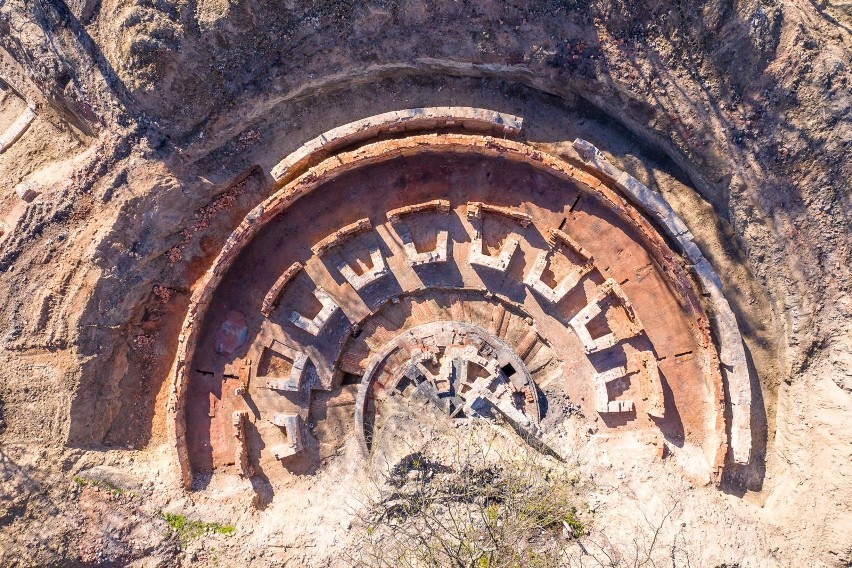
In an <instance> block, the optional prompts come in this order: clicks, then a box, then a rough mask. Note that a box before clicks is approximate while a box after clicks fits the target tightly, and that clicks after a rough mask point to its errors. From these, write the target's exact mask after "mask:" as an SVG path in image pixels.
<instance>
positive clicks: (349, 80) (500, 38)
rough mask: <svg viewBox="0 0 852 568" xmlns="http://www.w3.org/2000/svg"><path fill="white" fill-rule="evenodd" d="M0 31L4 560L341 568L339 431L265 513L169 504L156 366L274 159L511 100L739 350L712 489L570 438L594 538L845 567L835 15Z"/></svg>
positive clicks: (324, 9) (590, 14)
mask: <svg viewBox="0 0 852 568" xmlns="http://www.w3.org/2000/svg"><path fill="white" fill-rule="evenodd" d="M0 48H2V49H0V78H2V81H3V85H2V86H3V87H4V89H3V90H0V107H2V108H0V129H6V128H7V127H8V126H9V125H10V124H12V122H13V121H14V119H15V116H18V115H19V113H20V112H23V109H24V108H25V107H26V106H27V104H28V105H30V107H31V108H33V109H34V111H35V119H34V120H33V122H32V123H31V124H30V125H29V127H28V128H27V129H26V130H25V131H24V132H23V134H22V135H21V136H20V138H18V139H17V140H16V141H14V143H12V144H11V145H10V146H9V147H8V148H7V149H5V151H3V152H2V153H0V233H2V234H0V338H2V340H0V369H2V371H0V378H2V380H0V475H2V483H0V564H3V565H8V566H30V565H57V566H59V565H62V566H67V565H135V566H156V565H163V566H171V565H196V564H197V565H208V566H217V565H218V566H229V565H238V564H242V563H245V562H251V563H252V565H261V566H263V565H270V566H280V565H286V566H302V565H315V566H325V565H336V564H337V565H347V562H348V561H345V560H343V559H344V558H350V556H347V554H349V553H350V552H351V549H350V548H348V547H349V546H350V543H349V540H348V539H349V538H350V537H351V534H353V531H354V529H353V525H352V516H351V511H352V510H353V507H356V506H357V503H353V499H354V498H355V497H357V495H355V494H356V493H357V492H354V491H352V487H356V486H359V484H360V483H362V482H363V475H364V472H363V471H362V469H363V468H361V467H360V466H358V460H357V459H356V457H355V454H356V448H355V442H354V440H352V439H351V438H350V439H349V440H348V441H347V442H346V443H345V444H343V445H342V446H341V447H340V448H339V449H338V450H337V453H336V454H335V457H334V458H333V459H330V460H328V462H327V463H325V464H323V466H322V472H321V474H319V475H310V474H306V475H303V476H297V479H295V480H294V481H293V485H292V492H289V493H287V492H285V493H281V492H279V493H278V494H276V497H275V498H274V499H273V500H272V501H271V502H269V503H268V504H265V505H264V506H263V507H261V508H257V507H256V506H255V505H256V504H253V503H252V499H253V495H254V493H252V492H250V491H249V492H246V491H244V488H240V487H233V488H221V490H220V491H218V492H215V493H214V494H210V493H204V494H197V493H194V492H187V491H185V490H184V489H183V488H182V487H181V484H180V480H179V476H178V475H177V473H176V471H175V466H174V458H173V447H172V445H171V444H170V443H169V440H168V435H167V426H166V416H165V413H166V401H167V398H168V392H167V391H168V384H169V369H170V368H171V366H172V363H173V358H174V355H175V348H176V344H177V339H178V334H179V331H180V326H181V324H182V322H183V318H184V315H185V313H186V307H187V304H188V302H189V295H190V293H191V291H192V289H193V286H194V284H195V283H196V282H197V281H198V279H199V277H200V276H201V275H202V274H203V272H204V271H205V270H206V268H207V267H208V266H209V265H210V264H211V263H212V261H213V259H214V258H215V256H216V254H217V253H218V251H219V249H220V247H221V246H222V244H223V242H224V240H225V239H226V238H227V236H228V234H230V232H231V231H232V230H233V228H234V227H235V226H236V225H237V224H238V223H239V221H240V220H241V219H242V218H243V216H244V215H245V214H246V213H247V212H248V211H249V210H251V209H252V208H253V207H254V206H255V205H257V204H258V203H260V202H261V201H263V199H265V198H266V197H267V196H268V195H269V194H270V192H271V191H272V190H273V185H274V184H273V182H272V179H271V178H270V177H269V173H268V172H269V171H270V170H271V169H272V167H273V166H274V165H275V164H276V163H277V162H278V161H279V160H281V159H282V158H283V157H284V156H286V155H287V154H288V153H289V152H291V151H293V150H294V149H295V148H297V147H298V146H299V145H301V144H302V143H304V142H305V141H307V140H309V139H311V138H313V137H315V136H317V135H319V134H320V133H322V132H324V131H326V130H328V129H330V128H333V127H335V126H338V125H340V124H344V123H347V122H350V121H353V120H357V119H360V118H363V117H366V116H370V115H375V114H378V113H381V112H387V111H390V110H398V109H404V108H413V107H427V106H440V105H457V106H471V107H483V108H491V109H495V110H500V111H504V112H509V113H513V114H517V115H520V116H523V117H524V118H525V130H524V137H525V140H526V141H527V142H528V143H531V144H534V145H539V146H540V147H541V148H542V149H544V150H547V151H550V152H554V153H558V152H559V151H560V150H559V149H560V147H561V145H567V144H570V141H572V140H573V139H574V138H575V137H578V136H581V137H583V138H585V139H587V140H590V141H591V142H593V143H594V144H595V145H596V146H597V147H598V148H600V149H601V150H603V151H604V152H605V153H606V154H607V156H608V157H609V158H610V159H611V161H612V162H613V163H615V164H617V165H618V166H619V167H621V168H623V169H624V170H626V171H628V172H630V173H632V174H633V175H634V176H635V177H637V178H638V179H640V180H641V181H643V182H644V183H646V184H648V185H649V186H651V187H653V188H655V189H657V190H659V191H660V192H661V193H662V194H663V195H664V196H665V197H666V199H667V200H668V201H669V203H670V204H672V206H673V207H674V208H675V210H676V211H677V212H678V214H679V215H680V216H681V217H682V218H683V219H684V220H685V221H686V223H687V225H688V226H689V227H690V229H691V231H692V232H693V234H694V235H695V236H696V242H697V243H698V244H699V245H700V246H701V248H702V249H703V251H704V253H705V255H706V256H707V258H708V259H709V260H710V261H711V263H712V264H713V265H714V266H715V267H716V269H717V271H718V272H719V274H720V275H721V277H722V280H723V284H724V291H725V294H726V296H727V298H728V300H729V301H730V302H731V305H732V307H733V309H734V312H735V313H736V315H737V319H738V322H739V325H740V329H741V331H742V333H743V338H744V341H745V344H746V346H747V349H748V353H749V356H750V361H751V367H752V371H753V373H752V375H753V383H754V392H756V393H757V396H756V398H755V404H754V406H753V409H752V420H753V424H754V451H753V460H752V464H751V466H749V467H743V468H733V467H732V468H729V469H726V475H725V479H724V480H723V482H722V484H721V487H720V488H717V487H714V486H702V485H698V486H696V485H694V484H692V483H690V482H689V481H687V480H686V479H684V477H683V476H682V475H681V473H680V472H679V471H678V470H677V469H676V468H674V467H672V466H671V464H668V463H666V462H659V461H657V462H653V463H646V464H642V463H639V464H635V465H633V466H631V467H629V468H624V467H620V466H617V465H613V464H612V462H611V460H610V459H609V457H608V456H607V455H583V456H577V459H576V467H577V475H579V476H580V477H582V479H584V485H583V490H582V495H578V499H581V500H582V501H583V502H584V503H585V506H586V511H587V512H588V515H590V516H589V519H590V525H589V526H590V535H589V538H590V539H593V540H594V542H596V543H603V542H605V541H611V542H612V547H611V550H621V551H622V553H623V557H624V559H625V560H624V561H625V562H627V561H629V558H630V556H629V554H628V553H629V550H628V549H627V548H625V547H627V546H629V545H630V543H631V542H633V543H635V542H643V543H645V542H646V541H645V540H644V539H647V538H648V534H649V532H648V530H649V527H650V529H651V533H650V534H652V535H653V533H654V530H653V528H654V527H657V526H661V525H663V524H664V525H665V530H664V531H663V532H662V535H661V536H660V541H661V542H664V544H661V545H659V546H660V550H663V551H665V550H670V551H672V552H671V554H669V555H667V556H666V557H665V558H660V559H657V558H655V562H656V565H658V566H659V565H662V564H665V563H668V564H675V565H686V564H687V561H686V560H685V559H686V558H688V559H689V565H693V566H695V565H698V566H737V565H738V566H805V565H808V566H823V565H825V566H852V536H850V535H852V355H850V353H852V293H850V286H852V270H850V266H852V236H850V230H852V197H851V196H852V186H850V180H852V158H850V155H852V112H850V109H852V94H850V88H852V7H850V5H849V4H848V3H843V2H840V1H839V0H838V1H827V0H754V1H742V2H737V1H724V0H723V1H712V0H711V1H708V2H695V1H693V0H678V1H677V2H662V1H656V0H652V1H651V2H642V3H631V2H622V1H620V0H611V1H607V0H604V1H582V0H578V1H556V0H553V1H541V2H532V1H530V2H528V1H525V0H517V1H515V2H490V1H469V2H459V1H449V0H438V1H434V2H433V1H428V2H427V1H422V0H410V1H406V0H380V1H374V2H365V3H356V2H349V1H338V2H334V1H314V2H303V1H301V0H287V1H285V2H266V1H264V0H245V1H240V2H230V1H227V0H198V1H196V2H186V1H182V0H180V1H174V0H161V1H157V2H149V1H147V0H101V1H100V2H99V1H97V0H74V1H71V2H60V1H56V2H39V3H31V2H24V1H19V0H6V1H5V2H3V3H0ZM22 101H23V102H22ZM27 189H29V190H31V192H34V195H32V194H31V195H29V196H27V197H28V200H23V199H21V197H20V194H26V190H27ZM566 435H568V434H566ZM75 478H76V481H75ZM95 482H96V483H95ZM116 488H120V489H116ZM306 492H308V494H309V497H308V498H307V500H304V498H303V496H304V495H305V493H306ZM353 495H355V497H353ZM355 501H357V499H355ZM294 503H298V504H299V505H298V506H299V507H300V511H301V512H300V513H299V514H298V515H294V514H292V510H293V507H294ZM164 512H165V513H174V514H182V515H185V516H186V517H187V518H188V519H194V520H203V521H205V522H216V523H220V524H221V525H233V526H234V527H235V532H234V534H222V533H221V532H217V531H216V530H214V529H212V528H209V527H208V529H207V530H206V531H201V532H202V533H203V534H201V535H200V536H198V537H196V538H187V537H185V536H184V537H182V536H181V535H180V534H178V533H176V532H175V531H174V530H172V529H171V528H170V527H169V525H168V524H167V523H166V521H165V520H164V518H163V513H164ZM643 546H645V545H644V544H643ZM666 547H668V548H666ZM347 551H350V552H347ZM684 551H687V552H686V553H684ZM577 554H578V557H581V556H582V551H578V552H577ZM684 554H686V556H684ZM619 561H621V560H619ZM649 561H650V560H649ZM349 564H351V562H349ZM586 565H595V564H594V563H593V562H591V560H589V563H588V564H586Z"/></svg>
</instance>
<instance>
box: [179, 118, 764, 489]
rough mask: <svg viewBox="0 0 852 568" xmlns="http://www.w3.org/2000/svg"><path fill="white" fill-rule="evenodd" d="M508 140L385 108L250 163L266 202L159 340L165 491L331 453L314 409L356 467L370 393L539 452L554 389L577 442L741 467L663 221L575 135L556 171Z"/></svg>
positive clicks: (372, 410)
mask: <svg viewBox="0 0 852 568" xmlns="http://www.w3.org/2000/svg"><path fill="white" fill-rule="evenodd" d="M521 129H522V118H521V117H517V116H508V115H505V114H502V113H499V112H494V111H489V110H486V109H474V108H450V107H439V108H421V109H410V110H405V111H397V112H390V113H386V114H383V115H379V116H375V117H371V118H367V119H363V120H361V121H358V122H354V123H351V124H348V125H345V126H341V127H338V128H335V129H334V130H331V131H329V132H327V133H325V134H322V135H320V136H319V137H318V138H316V139H314V140H311V141H310V142H308V143H306V144H305V145H304V146H303V147H301V148H300V149H298V150H296V152H294V153H293V154H291V155H290V156H287V157H286V158H284V160H282V162H281V163H279V164H278V165H277V166H276V167H275V168H274V169H273V170H272V175H273V177H274V178H275V179H276V183H277V186H278V189H277V190H276V191H275V192H274V194H273V195H271V196H270V197H269V198H268V199H267V200H266V201H264V202H263V203H262V204H260V205H258V206H257V207H256V208H255V209H254V210H252V211H251V212H250V213H249V214H248V215H247V216H246V218H245V220H244V221H243V222H242V223H241V224H240V226H239V227H238V228H237V229H236V231H235V232H234V233H233V234H232V235H231V236H230V237H228V240H227V241H226V243H225V246H224V247H223V252H222V253H221V254H220V255H219V257H218V258H217V259H216V260H215V261H214V263H213V265H212V266H211V268H210V269H208V271H207V273H206V275H205V276H204V277H203V279H202V283H201V284H200V285H199V286H198V287H197V288H196V290H195V292H194V294H193V297H192V299H191V301H190V305H189V315H188V317H187V319H186V321H185V323H184V326H183V330H182V332H181V344H180V347H179V350H178V355H177V364H176V369H175V372H174V373H175V374H174V387H173V394H172V400H171V401H170V406H171V408H172V412H173V414H174V418H173V420H174V426H173V428H174V436H175V444H176V446H177V449H178V454H179V456H180V464H181V470H182V473H183V476H184V479H185V482H186V484H187V486H188V487H192V486H197V485H198V484H199V480H203V484H204V485H206V484H208V483H211V480H210V475H211V474H213V476H214V478H218V477H222V478H226V479H223V480H219V481H218V483H220V484H223V483H234V479H235V478H236V479H239V478H251V477H252V476H253V475H257V474H258V472H263V475H264V476H265V477H267V478H268V479H270V480H275V479H276V478H280V477H284V476H286V471H287V469H288V464H290V463H291V462H292V461H297V460H311V459H316V456H315V455H312V454H316V453H317V452H318V451H319V448H320V447H322V446H332V447H333V446H337V445H339V441H338V442H337V443H336V441H335V438H340V437H342V436H345V432H340V431H329V430H328V429H325V428H323V425H322V423H321V422H322V417H323V416H325V415H327V414H328V413H329V412H330V411H332V409H334V410H333V412H335V413H345V414H346V415H347V416H348V418H349V421H350V422H351V426H352V428H354V430H355V433H356V435H357V436H358V438H359V440H361V442H362V445H363V448H364V450H365V452H369V448H370V445H371V444H370V442H371V440H372V438H374V437H376V436H379V435H380V433H379V432H380V425H381V422H382V402H383V401H384V400H385V399H387V398H388V397H394V396H398V397H421V398H425V399H428V400H431V401H432V403H433V404H435V405H438V406H439V407H441V408H442V409H443V410H444V411H445V412H446V413H448V414H449V415H450V416H454V417H481V416H487V417H490V418H492V419H493V418H499V419H500V420H501V421H504V422H505V423H506V424H508V425H510V426H511V427H512V428H515V429H517V430H519V431H522V432H523V433H524V434H525V435H527V436H530V437H532V438H535V439H537V440H539V441H540V442H541V443H542V444H544V443H545V442H544V440H546V439H547V434H548V425H554V424H559V423H561V422H562V421H563V420H564V419H565V415H563V411H564V409H563V408H560V405H559V401H560V400H565V399H566V395H567V400H570V401H576V403H577V404H579V406H580V407H581V409H582V414H583V415H589V416H595V417H598V416H599V417H600V418H601V419H602V420H603V424H604V427H603V430H602V431H601V433H600V435H599V436H598V439H597V440H596V441H595V443H600V444H603V445H607V444H612V445H613V446H614V447H617V445H618V444H619V439H620V438H622V437H627V438H632V439H635V440H641V441H642V443H643V444H644V446H645V447H646V448H647V450H645V451H647V452H649V454H648V455H646V456H643V455H642V453H641V452H640V453H638V455H637V456H636V457H635V459H649V458H650V456H652V455H655V454H656V455H657V456H658V457H662V455H663V453H664V452H670V453H672V454H673V455H674V459H675V460H676V461H678V462H679V463H681V464H682V466H683V468H684V470H685V472H686V473H687V474H688V475H692V476H695V477H696V478H697V479H704V480H710V479H712V480H715V481H717V482H718V481H719V480H720V479H721V472H722V469H723V468H724V466H725V463H726V454H727V450H728V448H729V447H730V450H731V452H730V458H729V459H730V461H732V462H739V463H746V464H747V463H748V462H749V458H750V453H751V430H750V414H749V412H750V411H749V408H750V403H751V387H750V380H749V371H748V368H747V365H746V360H745V354H744V351H743V347H742V339H741V337H740V333H739V330H738V328H737V324H736V320H735V318H734V316H733V313H732V312H731V309H730V307H729V305H728V302H727V301H726V300H725V298H724V296H723V294H722V292H721V285H720V281H719V278H718V276H717V275H716V274H715V272H714V271H713V268H712V267H711V266H710V264H709V263H708V262H707V260H706V259H705V258H704V256H703V255H702V253H701V252H700V250H699V249H698V248H697V247H696V246H695V245H694V244H693V242H692V235H691V234H690V232H689V230H688V229H687V227H686V226H685V225H684V224H683V222H682V221H681V220H680V219H679V218H678V216H677V214H676V213H675V212H674V211H673V210H672V209H671V207H670V206H669V205H668V204H667V203H666V201H665V200H664V199H663V198H662V197H661V196H660V195H659V194H658V193H656V192H653V191H651V190H650V189H648V188H647V187H645V186H644V185H642V184H641V183H640V182H639V181H638V180H636V179H635V178H633V177H632V176H630V175H629V174H626V173H624V172H622V171H620V170H618V169H617V168H615V167H613V166H612V165H610V164H609V163H608V162H607V161H606V159H605V158H604V157H603V156H602V155H601V154H600V152H599V151H598V150H597V149H596V148H595V147H594V146H592V145H591V144H589V143H588V142H586V141H584V140H580V139H578V140H576V141H575V142H574V151H575V153H574V154H573V155H566V156H562V157H560V158H556V157H553V156H549V155H547V154H545V153H543V152H540V151H536V150H535V149H533V148H531V147H530V146H527V145H525V144H523V143H522V142H515V141H513V140H512V138H516V137H517V136H518V135H519V133H520V131H521ZM402 164H404V167H402V168H401V165H402ZM401 169H403V170H404V172H405V173H404V175H400V170H401ZM338 203H339V204H343V205H344V206H342V207H339V206H334V205H333V204H338ZM330 204H331V205H332V206H330ZM540 398H542V399H545V400H546V401H547V403H544V402H543V401H540V400H539V399H540ZM726 402H727V405H728V408H729V411H730V418H729V420H727V421H726V420H725V414H724V409H725V404H726ZM543 406H544V407H546V408H547V411H546V412H542V407H543ZM579 422H582V421H579ZM576 427H577V428H578V429H581V428H583V426H582V424H581V423H580V424H577V425H576ZM308 432H311V434H309V433H308ZM559 450H561V449H559ZM559 450H557V451H559ZM193 480H195V483H193ZM212 483H214V485H216V481H215V480H214V481H213V482H212ZM246 485H247V486H249V487H250V486H251V484H248V483H247V484H246Z"/></svg>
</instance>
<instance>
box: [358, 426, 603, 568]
mask: <svg viewBox="0 0 852 568" xmlns="http://www.w3.org/2000/svg"><path fill="white" fill-rule="evenodd" d="M448 445H449V444H448ZM474 446H478V444H476V443H474V444H472V445H471V444H470V442H469V441H467V440H464V441H462V440H460V441H459V445H458V448H459V449H458V450H456V452H457V455H455V456H453V459H448V460H446V462H445V463H441V461H443V460H441V459H440V458H438V457H437V456H435V457H433V456H429V457H427V456H425V455H423V454H422V453H420V452H418V451H413V452H412V453H410V454H408V455H407V456H406V457H404V458H402V459H401V460H399V461H398V462H396V463H395V464H393V465H392V467H389V468H388V471H387V473H385V474H383V475H382V479H381V480H379V481H378V484H377V487H376V488H375V492H374V493H373V494H372V495H371V496H369V497H367V498H366V499H365V501H366V503H365V504H366V505H367V507H366V510H365V511H364V510H362V511H361V512H360V514H359V522H358V523H357V525H358V526H359V528H357V529H356V532H357V533H360V534H357V535H356V537H358V538H357V540H358V544H357V546H356V549H357V550H358V553H357V556H356V557H353V558H350V560H351V561H352V563H353V565H356V566H370V567H388V568H390V567H394V568H399V567H412V568H414V567H420V566H459V567H471V568H498V567H499V568H509V567H513V568H514V567H518V568H520V567H542V568H544V567H548V568H549V567H553V566H562V565H565V561H566V558H565V555H566V553H567V550H568V548H569V544H570V543H572V542H576V541H577V539H579V538H581V537H583V536H584V535H586V533H587V529H586V526H585V525H584V523H583V522H582V520H581V519H580V517H579V513H578V506H582V503H581V502H580V499H579V498H578V489H577V487H576V483H577V479H576V475H575V473H574V472H572V471H571V470H569V469H568V468H567V467H565V466H564V465H563V464H562V463H560V462H559V461H558V460H555V459H552V458H550V457H549V456H546V455H542V454H540V453H538V452H535V451H532V450H530V451H525V452H520V453H519V452H513V451H506V452H505V454H503V455H502V456H501V455H499V454H501V453H502V451H500V450H498V449H497V448H496V447H491V446H490V444H488V443H487V442H486V445H485V446H484V447H474ZM412 449H413V448H412ZM444 457H448V456H444ZM436 458H437V459H436ZM389 465H390V464H389Z"/></svg>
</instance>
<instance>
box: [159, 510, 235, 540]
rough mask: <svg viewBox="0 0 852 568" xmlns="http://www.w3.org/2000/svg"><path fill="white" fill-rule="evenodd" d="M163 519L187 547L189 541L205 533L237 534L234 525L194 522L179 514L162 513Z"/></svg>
mask: <svg viewBox="0 0 852 568" xmlns="http://www.w3.org/2000/svg"><path fill="white" fill-rule="evenodd" d="M161 516H162V517H163V519H164V520H165V521H166V523H168V525H169V527H171V529H172V530H173V531H174V532H175V534H177V536H178V539H180V542H181V545H185V544H186V543H188V542H189V541H191V540H193V539H196V538H198V537H200V536H201V535H203V534H205V533H215V534H223V535H226V536H230V535H232V534H234V533H235V532H237V529H236V528H235V527H234V526H233V525H222V524H219V523H208V522H205V521H193V520H189V519H187V518H186V515H181V514H178V513H161Z"/></svg>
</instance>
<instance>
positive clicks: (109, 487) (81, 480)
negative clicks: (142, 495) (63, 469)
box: [74, 475, 136, 497]
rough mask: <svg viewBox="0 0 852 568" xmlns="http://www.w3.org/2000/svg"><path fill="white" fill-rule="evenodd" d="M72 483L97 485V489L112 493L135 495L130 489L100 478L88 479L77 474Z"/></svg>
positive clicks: (84, 485) (86, 485) (81, 485)
mask: <svg viewBox="0 0 852 568" xmlns="http://www.w3.org/2000/svg"><path fill="white" fill-rule="evenodd" d="M74 483H76V484H77V485H79V486H80V487H97V488H99V489H103V490H105V491H107V492H109V493H111V494H112V495H116V496H118V495H125V494H126V495H132V496H133V497H135V496H136V494H135V493H133V492H132V491H128V490H127V489H124V488H121V487H119V486H118V485H115V484H114V483H110V482H109V481H102V480H100V479H89V478H86V477H80V476H79V475H75V476H74Z"/></svg>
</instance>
